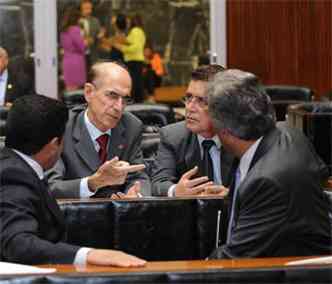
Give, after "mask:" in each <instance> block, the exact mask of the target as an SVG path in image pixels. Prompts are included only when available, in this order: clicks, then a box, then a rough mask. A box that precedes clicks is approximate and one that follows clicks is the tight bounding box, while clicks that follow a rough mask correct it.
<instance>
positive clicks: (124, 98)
mask: <svg viewBox="0 0 332 284" xmlns="http://www.w3.org/2000/svg"><path fill="white" fill-rule="evenodd" d="M104 95H105V96H106V97H107V98H109V99H110V100H111V101H114V102H115V101H118V100H119V99H122V104H123V105H125V106H126V105H130V104H133V102H134V101H133V99H132V98H131V97H130V96H121V95H120V94H118V93H116V92H114V91H108V92H104Z"/></svg>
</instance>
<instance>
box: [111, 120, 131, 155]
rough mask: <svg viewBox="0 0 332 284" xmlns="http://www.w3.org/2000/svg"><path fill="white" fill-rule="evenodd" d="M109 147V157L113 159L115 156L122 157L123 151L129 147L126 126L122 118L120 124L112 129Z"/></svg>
mask: <svg viewBox="0 0 332 284" xmlns="http://www.w3.org/2000/svg"><path fill="white" fill-rule="evenodd" d="M108 147H109V149H108V159H112V158H113V157H114V156H118V157H119V158H121V156H122V152H123V151H124V150H125V149H126V148H127V144H126V137H125V128H124V126H123V124H122V122H121V120H120V121H119V123H118V125H117V126H116V127H115V128H113V129H112V133H111V140H110V143H109V146H108Z"/></svg>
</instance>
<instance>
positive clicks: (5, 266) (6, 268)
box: [0, 261, 56, 274]
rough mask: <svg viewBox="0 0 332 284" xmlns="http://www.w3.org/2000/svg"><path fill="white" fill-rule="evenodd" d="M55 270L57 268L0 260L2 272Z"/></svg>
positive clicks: (0, 272)
mask: <svg viewBox="0 0 332 284" xmlns="http://www.w3.org/2000/svg"><path fill="white" fill-rule="evenodd" d="M55 271H56V269H55V268H40V267H36V266H30V265H23V264H17V263H11V262H1V261H0V274H33V273H53V272H55Z"/></svg>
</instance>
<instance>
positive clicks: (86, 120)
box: [84, 110, 111, 141]
mask: <svg viewBox="0 0 332 284" xmlns="http://www.w3.org/2000/svg"><path fill="white" fill-rule="evenodd" d="M84 123H85V125H86V128H87V129H88V132H89V135H90V137H91V139H92V141H96V139H97V138H98V137H99V136H100V135H103V134H108V135H109V136H111V129H109V130H108V131H106V132H102V131H100V130H99V129H98V128H97V127H96V126H94V124H93V123H92V122H91V121H90V119H89V117H88V111H87V110H86V111H85V113H84Z"/></svg>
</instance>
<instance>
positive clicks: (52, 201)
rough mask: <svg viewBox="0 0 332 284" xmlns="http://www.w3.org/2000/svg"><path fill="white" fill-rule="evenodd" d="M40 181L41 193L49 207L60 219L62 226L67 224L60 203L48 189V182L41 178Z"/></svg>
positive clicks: (57, 218) (58, 219)
mask: <svg viewBox="0 0 332 284" xmlns="http://www.w3.org/2000/svg"><path fill="white" fill-rule="evenodd" d="M39 182H40V188H41V194H42V195H43V197H44V199H45V201H46V205H47V207H48V209H49V210H50V211H51V213H52V214H53V216H54V217H55V219H56V220H57V221H58V223H59V224H61V226H63V227H64V226H65V224H64V218H63V214H62V212H61V210H60V208H59V205H58V203H57V202H56V200H55V198H54V197H53V196H52V195H51V194H50V193H49V191H48V184H47V182H46V180H39Z"/></svg>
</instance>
